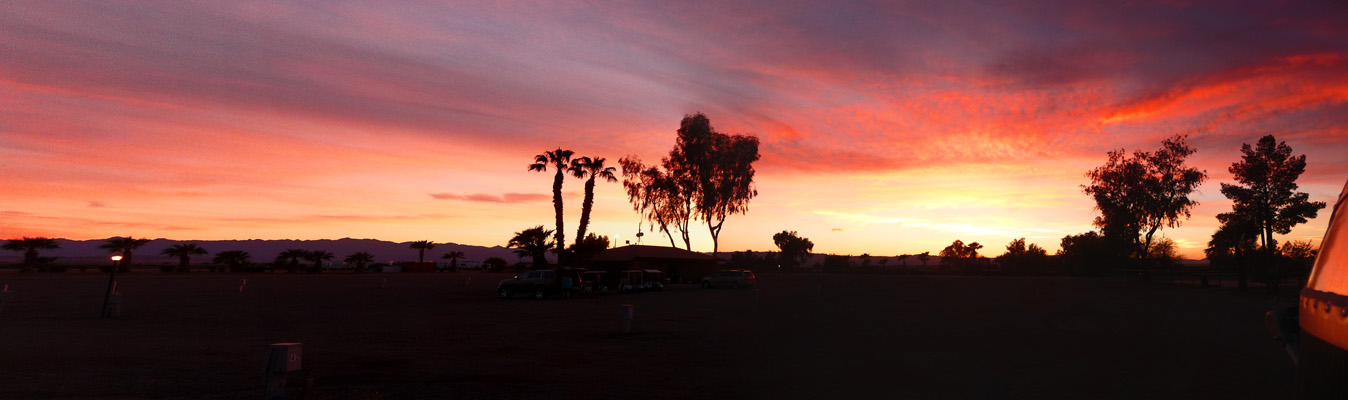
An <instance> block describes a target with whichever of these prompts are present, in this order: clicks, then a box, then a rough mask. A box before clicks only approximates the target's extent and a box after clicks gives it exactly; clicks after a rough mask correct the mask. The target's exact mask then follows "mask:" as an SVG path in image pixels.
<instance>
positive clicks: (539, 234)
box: [506, 225, 552, 268]
mask: <svg viewBox="0 0 1348 400" xmlns="http://www.w3.org/2000/svg"><path fill="white" fill-rule="evenodd" d="M549 235H552V231H549V230H544V229H543V225H539V226H535V227H533V228H529V229H525V230H522V231H519V232H515V237H513V238H510V243H507V244H506V247H513V248H516V249H518V250H515V254H517V255H519V256H520V257H530V258H533V260H534V268H543V267H545V266H547V265H548V258H547V253H548V249H549V248H551V247H552V243H548V236H549Z"/></svg>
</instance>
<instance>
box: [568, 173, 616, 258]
mask: <svg viewBox="0 0 1348 400" xmlns="http://www.w3.org/2000/svg"><path fill="white" fill-rule="evenodd" d="M568 171H571V175H574V176H575V177H577V178H585V177H587V176H588V177H589V178H590V179H587V180H586V181H585V202H583V203H581V206H580V229H578V230H577V231H576V243H577V244H578V243H580V242H581V240H584V239H585V230H586V228H587V227H589V226H590V209H591V208H593V207H594V180H595V178H601V179H603V180H606V181H609V182H617V181H618V177H617V176H614V174H613V173H614V172H616V171H617V168H613V167H605V166H604V159H603V158H602V157H596V158H593V159H591V158H589V157H581V158H579V159H576V160H575V161H572V162H571V168H569V169H568ZM558 229H561V228H558Z"/></svg>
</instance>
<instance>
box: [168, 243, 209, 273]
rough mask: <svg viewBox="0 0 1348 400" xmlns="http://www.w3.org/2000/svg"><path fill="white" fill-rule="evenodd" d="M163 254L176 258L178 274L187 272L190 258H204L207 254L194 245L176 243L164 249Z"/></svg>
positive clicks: (204, 250)
mask: <svg viewBox="0 0 1348 400" xmlns="http://www.w3.org/2000/svg"><path fill="white" fill-rule="evenodd" d="M163 254H164V255H166V256H169V257H178V272H187V270H188V267H189V264H191V263H192V256H204V255H206V254H209V253H208V252H207V251H206V249H203V248H201V246H197V244H196V243H178V244H175V245H172V246H169V248H167V249H164V251H163Z"/></svg>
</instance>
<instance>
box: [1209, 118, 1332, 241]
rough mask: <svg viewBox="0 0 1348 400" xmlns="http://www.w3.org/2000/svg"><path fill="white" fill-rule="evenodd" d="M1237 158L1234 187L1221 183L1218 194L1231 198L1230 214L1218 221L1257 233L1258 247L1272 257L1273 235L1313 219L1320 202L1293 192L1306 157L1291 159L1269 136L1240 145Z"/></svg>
mask: <svg viewBox="0 0 1348 400" xmlns="http://www.w3.org/2000/svg"><path fill="white" fill-rule="evenodd" d="M1240 152H1241V159H1240V161H1237V162H1235V163H1233V164H1231V168H1229V169H1228V171H1230V172H1231V175H1233V176H1234V177H1235V179H1236V182H1237V183H1238V184H1234V185H1233V184H1229V183H1223V184H1222V195H1225V196H1226V198H1228V199H1231V201H1232V203H1234V204H1232V211H1231V212H1230V213H1223V214H1220V215H1218V218H1225V219H1227V220H1232V221H1238V222H1240V223H1239V224H1237V225H1232V226H1233V228H1234V227H1239V228H1244V229H1252V230H1254V231H1255V232H1257V233H1258V236H1259V242H1260V244H1261V246H1262V248H1263V249H1264V250H1265V251H1266V252H1268V253H1270V254H1272V253H1273V251H1274V249H1275V248H1276V247H1277V246H1276V244H1275V242H1274V240H1273V234H1275V233H1276V234H1287V233H1289V232H1291V231H1292V227H1293V226H1296V225H1298V224H1302V223H1305V222H1306V221H1307V219H1309V218H1315V217H1316V215H1317V214H1318V213H1319V211H1320V209H1323V208H1325V206H1326V204H1325V202H1323V201H1310V195H1309V194H1306V193H1305V192H1298V191H1297V183H1296V181H1297V178H1299V177H1301V174H1302V173H1303V172H1305V171H1306V155H1304V154H1303V155H1299V156H1293V155H1292V147H1291V146H1288V145H1287V142H1278V141H1277V139H1275V138H1274V137H1273V135H1267V136H1264V137H1262V138H1260V139H1259V142H1258V143H1257V144H1256V145H1255V146H1254V147H1251V146H1250V145H1249V144H1248V143H1246V144H1242V145H1241V146H1240Z"/></svg>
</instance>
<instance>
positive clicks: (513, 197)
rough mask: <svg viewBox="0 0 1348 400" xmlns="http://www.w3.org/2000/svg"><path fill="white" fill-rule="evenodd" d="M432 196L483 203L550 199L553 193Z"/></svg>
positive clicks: (448, 194) (432, 194)
mask: <svg viewBox="0 0 1348 400" xmlns="http://www.w3.org/2000/svg"><path fill="white" fill-rule="evenodd" d="M431 197H433V198H436V199H439V200H463V201H476V202H482V203H530V202H535V201H543V200H547V199H550V198H552V195H547V194H539V193H505V194H501V195H499V196H497V195H491V194H485V193H475V194H458V193H431Z"/></svg>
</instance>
